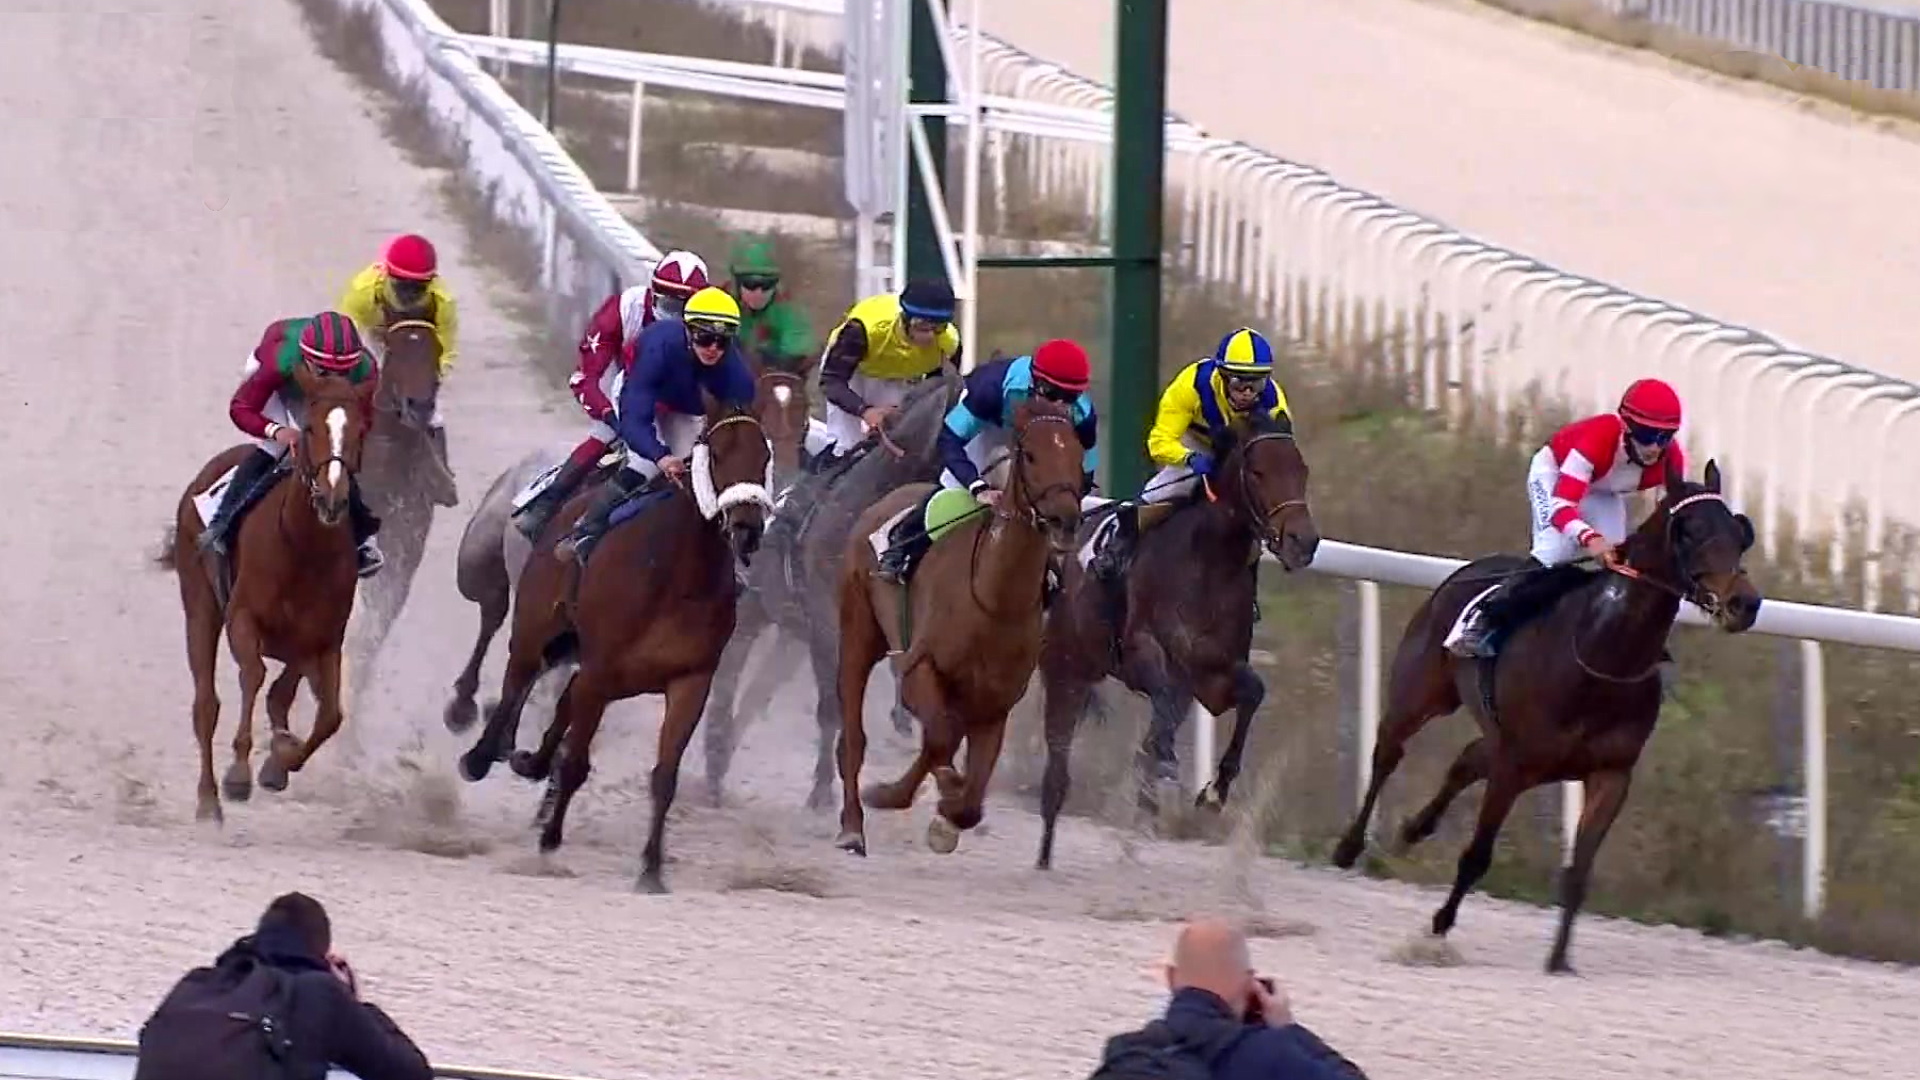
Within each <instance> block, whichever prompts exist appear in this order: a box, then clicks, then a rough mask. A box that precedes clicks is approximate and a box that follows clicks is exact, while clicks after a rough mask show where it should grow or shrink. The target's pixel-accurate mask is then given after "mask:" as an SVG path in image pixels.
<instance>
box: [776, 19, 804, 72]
mask: <svg viewBox="0 0 1920 1080" xmlns="http://www.w3.org/2000/svg"><path fill="white" fill-rule="evenodd" d="M786 51H787V9H786V8H775V9H774V11H773V66H774V67H785V66H786V62H785V61H783V60H782V59H781V57H782V56H784V55H785V54H786ZM793 51H794V52H795V53H796V54H798V53H799V51H800V50H799V49H795V50H793ZM796 66H798V65H797V63H796Z"/></svg>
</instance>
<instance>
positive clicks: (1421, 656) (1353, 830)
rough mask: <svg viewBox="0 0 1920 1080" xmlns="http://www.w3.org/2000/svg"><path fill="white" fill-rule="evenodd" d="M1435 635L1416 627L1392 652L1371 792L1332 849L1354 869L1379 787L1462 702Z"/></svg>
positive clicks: (1341, 861) (1342, 864) (1339, 860)
mask: <svg viewBox="0 0 1920 1080" xmlns="http://www.w3.org/2000/svg"><path fill="white" fill-rule="evenodd" d="M1435 640H1437V639H1435V638H1434V637H1433V635H1432V634H1429V633H1426V632H1425V631H1422V630H1420V629H1419V628H1418V626H1417V624H1416V625H1415V626H1410V627H1409V628H1408V636H1407V637H1405V638H1403V639H1402V640H1401V643H1400V651H1399V652H1398V653H1397V654H1396V655H1395V656H1394V661H1393V676H1392V679H1391V681H1390V682H1389V684H1388V686H1387V712H1386V715H1385V716H1384V717H1382V718H1381V721H1380V731H1379V734H1378V741H1377V742H1375V743H1374V746H1373V774H1372V775H1371V776H1370V777H1369V778H1368V780H1367V793H1366V795H1365V797H1363V798H1362V799H1361V800H1360V812H1359V813H1357V814H1355V815H1354V818H1353V823H1352V824H1350V825H1348V826H1347V832H1346V835H1345V836H1343V837H1341V838H1340V843H1339V844H1338V845H1337V846H1336V847H1335V848H1334V849H1333V865H1335V866H1337V867H1339V868H1340V869H1342V870H1347V869H1351V868H1352V866H1353V864H1354V863H1355V862H1357V861H1359V859H1360V852H1361V851H1363V850H1365V849H1366V846H1367V822H1368V821H1370V820H1371V819H1372V818H1373V810H1374V807H1375V805H1377V804H1378V803H1379V801H1380V790H1381V789H1382V788H1384V787H1385V786H1386V783H1387V778H1388V777H1389V776H1392V775H1393V770H1395V769H1397V768H1399V767H1400V761H1401V759H1402V758H1404V757H1406V754H1407V740H1408V739H1411V738H1413V737H1414V736H1415V735H1416V734H1418V733H1419V731H1420V729H1421V728H1423V727H1426V726H1427V723H1428V722H1429V721H1431V720H1433V719H1434V718H1435V717H1440V716H1445V715H1447V714H1448V713H1451V712H1452V711H1453V710H1455V709H1458V708H1459V707H1460V690H1459V688H1458V687H1457V686H1455V685H1454V682H1453V676H1452V673H1451V669H1450V666H1449V664H1448V662H1447V658H1446V655H1445V654H1444V653H1442V652H1441V651H1440V648H1439V646H1438V645H1437V644H1435V643H1434V641H1435Z"/></svg>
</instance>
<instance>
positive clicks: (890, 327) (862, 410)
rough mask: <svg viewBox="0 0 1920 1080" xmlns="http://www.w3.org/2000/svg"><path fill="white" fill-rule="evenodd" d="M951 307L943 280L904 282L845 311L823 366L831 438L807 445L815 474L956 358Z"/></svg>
mask: <svg viewBox="0 0 1920 1080" xmlns="http://www.w3.org/2000/svg"><path fill="white" fill-rule="evenodd" d="M953 306H954V304H953V290H952V289H951V288H949V287H948V286H947V283H946V282H944V281H925V280H921V281H910V282H908V283H907V287H906V288H905V289H902V290H901V291H900V293H899V295H894V294H891V293H881V294H880V295H878V296H870V297H868V298H867V299H865V300H862V301H860V302H859V303H857V304H855V305H853V307H851V308H849V309H848V310H847V314H846V317H845V318H844V319H842V320H841V322H840V325H839V326H836V327H834V329H833V333H832V335H830V336H831V344H829V345H828V346H827V355H826V358H825V360H824V361H823V362H822V364H821V365H820V392H821V393H822V394H824V395H825V396H826V399H827V423H826V428H827V430H826V438H827V440H828V441H827V443H826V445H824V446H821V447H819V448H818V449H817V450H816V449H815V448H814V447H812V446H809V447H808V448H807V449H808V450H809V451H812V452H813V453H814V454H815V456H814V458H813V461H812V467H813V469H814V471H816V472H818V471H821V470H823V469H825V468H827V467H829V466H831V465H832V464H834V463H836V462H839V461H842V460H844V459H845V455H847V454H848V453H850V452H852V450H853V447H854V446H855V445H857V444H858V443H859V442H860V441H861V440H862V439H864V438H866V433H867V430H868V429H875V430H877V429H878V428H879V426H880V424H881V423H882V422H883V421H885V420H886V418H887V414H888V413H891V412H892V411H893V410H894V408H895V407H897V406H898V405H899V404H900V402H901V401H902V400H904V399H905V398H906V396H907V391H908V389H909V388H911V387H912V386H913V385H914V384H915V383H917V382H919V381H920V380H922V379H924V378H926V377H927V376H929V375H932V374H934V373H935V372H937V371H938V370H939V369H940V365H941V364H943V363H952V364H956V365H957V364H958V363H959V362H960V348H961V342H960V333H959V331H957V330H956V329H954V326H953Z"/></svg>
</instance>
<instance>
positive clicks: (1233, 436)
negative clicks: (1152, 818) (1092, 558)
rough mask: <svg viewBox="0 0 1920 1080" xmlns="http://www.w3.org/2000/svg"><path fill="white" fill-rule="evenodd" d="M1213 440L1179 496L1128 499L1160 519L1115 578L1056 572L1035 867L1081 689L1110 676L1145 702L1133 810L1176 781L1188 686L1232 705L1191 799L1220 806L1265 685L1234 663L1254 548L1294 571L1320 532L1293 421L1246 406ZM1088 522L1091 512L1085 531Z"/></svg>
mask: <svg viewBox="0 0 1920 1080" xmlns="http://www.w3.org/2000/svg"><path fill="white" fill-rule="evenodd" d="M1225 438H1226V445H1223V446H1221V447H1220V448H1219V450H1220V453H1219V458H1218V460H1219V469H1218V472H1217V473H1216V474H1215V476H1214V478H1213V479H1212V480H1210V481H1208V482H1207V483H1206V484H1205V485H1203V486H1202V487H1201V489H1200V490H1199V491H1198V492H1197V493H1196V494H1195V495H1194V496H1193V497H1192V498H1190V499H1188V500H1186V501H1184V502H1177V503H1172V504H1168V503H1162V504H1160V507H1159V508H1156V507H1154V506H1152V505H1151V504H1149V505H1146V506H1142V507H1141V511H1142V519H1143V520H1142V524H1143V525H1144V524H1145V523H1146V522H1145V516H1146V513H1147V512H1151V511H1155V510H1156V509H1158V511H1159V512H1160V513H1164V514H1165V520H1164V522H1162V523H1160V524H1159V525H1157V526H1156V527H1154V528H1152V529H1149V530H1146V531H1144V532H1143V533H1142V534H1141V536H1140V538H1139V541H1138V543H1137V545H1136V549H1135V554H1134V556H1133V558H1132V561H1131V565H1130V566H1128V567H1125V568H1124V572H1123V574H1122V576H1121V577H1120V579H1119V581H1118V582H1116V583H1114V584H1111V585H1110V584H1108V583H1106V582H1103V581H1101V580H1099V579H1098V578H1096V577H1094V576H1093V575H1091V574H1089V573H1087V572H1086V571H1085V570H1083V569H1081V568H1080V567H1079V566H1077V565H1076V566H1074V567H1072V568H1070V569H1069V571H1068V573H1067V575H1066V578H1065V580H1064V581H1063V582H1062V594H1061V597H1060V599H1059V601H1058V602H1056V603H1055V605H1054V607H1053V611H1052V612H1051V614H1050V615H1049V616H1048V621H1047V638H1046V648H1045V649H1044V651H1043V652H1042V653H1041V656H1040V679H1041V685H1042V686H1043V688H1044V689H1045V692H1046V699H1045V700H1046V740H1047V769H1046V774H1045V776H1044V778H1043V779H1042V782H1041V796H1040V814H1041V819H1042V827H1041V834H1040V855H1039V859H1038V861H1037V864H1036V865H1038V866H1039V868H1040V869H1042V870H1045V869H1048V868H1049V867H1051V866H1052V865H1053V836H1054V824H1055V822H1056V821H1057V820H1058V819H1059V816H1060V809H1061V807H1063V806H1065V805H1066V801H1067V788H1068V784H1069V777H1068V773H1067V759H1068V756H1069V754H1070V753H1071V751H1072V749H1073V734H1074V729H1075V728H1076V727H1078V726H1079V723H1080V718H1081V717H1082V716H1083V715H1084V714H1085V713H1086V712H1087V709H1088V706H1089V705H1091V704H1093V702H1094V688H1095V687H1096V686H1097V685H1098V684H1099V683H1100V682H1101V680H1103V679H1105V678H1107V677H1108V676H1110V675H1111V676H1114V677H1117V678H1118V679H1120V680H1121V682H1122V683H1124V684H1125V685H1126V687H1127V688H1128V689H1130V690H1132V691H1133V692H1135V693H1137V694H1145V695H1146V696H1147V698H1148V699H1149V700H1150V701H1151V702H1152V704H1153V720H1152V723H1151V724H1150V725H1149V727H1148V730H1147V736H1146V739H1145V740H1144V741H1143V742H1142V743H1141V746H1140V751H1139V754H1138V755H1137V760H1138V763H1139V767H1140V770H1141V782H1140V790H1139V803H1140V806H1141V809H1142V810H1143V811H1145V812H1146V813H1148V814H1155V813H1157V812H1158V811H1159V809H1160V801H1161V798H1162V797H1164V794H1165V793H1164V792H1159V791H1156V789H1165V788H1172V787H1174V785H1175V777H1176V776H1177V774H1178V770H1177V766H1176V763H1175V758H1174V736H1175V733H1176V732H1177V731H1178V730H1179V726H1180V723H1181V722H1182V721H1183V720H1184V719H1185V718H1186V716H1187V713H1188V711H1189V708H1188V706H1189V703H1190V702H1191V701H1193V700H1194V699H1196V698H1197V699H1198V700H1199V701H1200V703H1201V704H1202V705H1204V706H1206V708H1207V711H1208V712H1209V713H1212V714H1214V715H1216V716H1217V715H1219V714H1220V713H1223V712H1225V711H1226V710H1227V709H1228V708H1233V709H1235V710H1236V711H1235V716H1234V725H1233V735H1232V737H1231V738H1229V739H1228V741H1227V747H1226V750H1225V751H1224V752H1223V753H1222V754H1221V755H1220V763H1219V767H1218V769H1217V771H1216V772H1215V774H1214V779H1213V781H1212V782H1211V783H1209V784H1207V785H1206V787H1205V788H1203V789H1202V791H1201V792H1200V796H1199V800H1198V801H1199V803H1200V805H1202V806H1205V807H1209V808H1212V809H1218V808H1220V807H1221V806H1223V805H1224V804H1225V803H1226V800H1227V795H1228V792H1229V790H1230V789H1231V788H1232V785H1233V781H1234V779H1235V778H1236V777H1237V776H1239V774H1240V758H1241V755H1242V754H1243V753H1244V752H1245V749H1246V744H1247V733H1248V731H1249V730H1250V729H1251V727H1252V724H1253V714H1254V711H1255V710H1256V709H1258V708H1259V707H1260V703H1261V702H1262V701H1263V700H1264V699H1265V697H1266V684H1265V683H1264V682H1263V681H1262V680H1261V678H1260V676H1259V675H1258V674H1257V673H1256V672H1255V671H1254V670H1253V667H1252V665H1250V664H1249V663H1248V662H1247V656H1248V653H1249V652H1250V651H1251V649H1252V646H1253V618H1254V601H1255V599H1256V594H1257V592H1258V585H1257V577H1256V568H1257V566H1258V562H1259V554H1260V549H1261V548H1262V547H1263V546H1264V547H1265V548H1266V550H1268V551H1270V552H1272V553H1273V555H1274V557H1275V558H1277V559H1278V560H1279V561H1280V565H1281V566H1282V567H1283V568H1285V569H1287V570H1289V571H1292V570H1298V569H1302V568H1304V567H1306V566H1308V565H1309V564H1311V563H1312V562H1313V554H1314V552H1315V550H1316V549H1318V547H1319V545H1320V533H1319V531H1318V529H1316V528H1315V526H1314V523H1313V513H1312V511H1311V510H1310V509H1308V506H1307V463H1306V459H1305V458H1303V457H1302V456H1301V454H1300V447H1299V445H1298V443H1297V442H1296V441H1295V439H1294V435H1293V423H1292V421H1291V420H1290V419H1289V418H1287V417H1286V416H1284V415H1282V416H1280V417H1271V416H1265V415H1260V414H1255V415H1254V416H1252V417H1251V418H1250V419H1248V420H1244V421H1241V422H1239V423H1238V424H1236V425H1234V426H1233V427H1232V428H1231V429H1229V430H1228V431H1227V432H1226V433H1225ZM1097 513H1098V512H1097ZM1100 516H1101V517H1102V518H1104V516H1105V515H1104V514H1101V515H1100ZM1100 528H1101V524H1100V523H1098V522H1096V523H1095V524H1094V525H1093V527H1092V531H1093V533H1094V534H1095V535H1097V534H1098V532H1099V530H1100Z"/></svg>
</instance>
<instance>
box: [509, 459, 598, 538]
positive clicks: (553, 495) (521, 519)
mask: <svg viewBox="0 0 1920 1080" xmlns="http://www.w3.org/2000/svg"><path fill="white" fill-rule="evenodd" d="M593 465H594V463H593V462H588V463H587V464H585V465H582V464H579V463H578V462H576V461H574V460H573V459H572V458H568V459H567V460H566V462H565V463H563V464H562V465H561V466H560V471H559V472H558V473H556V474H555V475H554V478H553V483H551V484H548V485H547V487H546V490H544V491H542V492H541V493H540V494H538V495H535V496H534V497H533V498H532V499H531V500H530V501H529V502H528V503H527V505H525V506H523V507H521V508H520V510H519V512H518V513H517V514H515V515H514V522H513V526H514V528H516V529H519V530H520V535H522V536H524V537H526V538H527V539H528V540H538V539H540V534H541V533H543V532H545V531H546V529H547V522H549V521H552V520H553V515H555V514H557V513H559V512H560V508H561V507H562V506H565V505H566V502H567V500H568V499H570V498H572V497H573V492H574V489H576V488H578V487H579V486H580V482H581V481H582V480H585V479H586V478H587V477H588V475H589V474H591V473H592V472H593Z"/></svg>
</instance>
